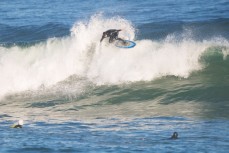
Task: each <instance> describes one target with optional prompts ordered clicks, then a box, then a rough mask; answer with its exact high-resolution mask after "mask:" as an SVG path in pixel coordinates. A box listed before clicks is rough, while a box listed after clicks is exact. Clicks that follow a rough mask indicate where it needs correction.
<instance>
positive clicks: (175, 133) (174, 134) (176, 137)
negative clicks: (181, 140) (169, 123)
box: [170, 132, 178, 139]
mask: <svg viewBox="0 0 229 153" xmlns="http://www.w3.org/2000/svg"><path fill="white" fill-rule="evenodd" d="M170 139H178V133H177V132H174V133H173V135H172V136H171V138H170Z"/></svg>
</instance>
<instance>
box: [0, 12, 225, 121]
mask: <svg viewBox="0 0 229 153" xmlns="http://www.w3.org/2000/svg"><path fill="white" fill-rule="evenodd" d="M2 26H3V25H2ZM53 26H54V27H58V28H57V29H62V32H60V33H59V35H55V30H53V31H51V33H53V34H54V35H48V36H49V37H50V36H53V37H52V38H47V37H48V36H47V35H45V33H47V31H49V30H50V29H52V28H50V27H53ZM44 27H45V28H44ZM44 27H43V29H45V30H44V32H40V33H39V32H37V34H39V36H37V37H34V38H31V37H30V38H31V40H24V41H25V42H26V43H24V41H22V42H20V41H18V40H14V41H12V42H14V43H9V42H7V41H9V40H10V39H11V38H12V37H13V36H9V38H7V37H4V40H2V42H4V41H5V42H6V43H2V45H1V47H0V73H1V77H0V84H1V87H0V98H1V101H2V102H1V103H2V106H4V105H5V106H4V107H6V108H5V110H7V108H8V107H12V106H14V105H15V106H18V105H19V106H21V107H22V109H23V107H24V105H26V107H29V108H34V109H41V110H39V112H43V111H46V110H47V109H51V110H53V111H52V113H54V112H55V113H57V112H58V110H61V111H66V110H68V112H69V113H73V114H75V113H76V114H78V115H82V116H100V115H101V114H102V115H101V116H107V115H109V114H110V112H112V111H111V110H113V109H114V108H115V109H117V111H116V113H114V114H116V115H117V116H118V115H126V114H132V115H133V114H135V115H136V114H138V115H139V114H140V115H142V116H147V115H152V114H154V115H158V114H159V115H163V114H164V115H166V114H167V113H168V114H173V115H177V114H176V113H178V112H179V113H180V114H179V113H178V115H184V114H185V115H191V116H192V115H194V116H195V114H197V116H198V115H200V114H202V113H203V112H202V111H200V109H201V108H202V107H203V105H208V104H206V103H204V104H202V103H200V102H206V101H207V102H213V106H214V102H219V101H220V103H222V105H220V106H225V105H226V103H224V102H226V101H228V99H229V97H228V96H227V93H226V90H227V91H228V88H229V87H228V85H227V84H228V80H229V79H228V76H229V71H228V64H229V61H228V54H229V42H228V40H227V39H226V38H225V37H223V36H217V35H216V36H212V37H210V38H209V39H202V40H200V39H195V37H193V35H194V36H195V33H193V32H192V30H190V29H188V30H187V29H185V28H184V29H183V31H182V32H180V33H179V34H177V33H171V34H168V35H167V36H166V37H164V38H163V39H162V38H160V39H155V40H153V39H150V38H149V39H141V36H138V35H137V37H136V33H138V32H139V29H136V27H134V26H133V25H132V23H131V22H130V21H128V20H126V19H124V18H121V17H112V18H109V19H107V18H105V17H103V16H102V15H100V14H97V15H94V16H92V17H91V18H90V20H89V21H79V22H76V23H75V24H74V25H73V26H72V27H71V30H70V35H68V32H66V29H65V28H66V27H65V28H63V27H62V26H60V25H56V24H54V25H52V24H51V25H46V26H44ZM110 27H112V28H114V29H122V32H120V37H122V38H124V39H130V40H135V41H136V43H137V45H136V47H134V48H132V49H119V48H116V47H115V46H114V45H112V44H108V42H107V41H106V40H105V41H104V42H103V43H99V40H100V38H101V33H102V32H103V31H106V30H107V29H109V28H110ZM150 27H151V26H150ZM6 28H8V29H9V27H6ZM139 28H140V31H141V30H142V29H144V26H143V28H141V27H139ZM30 29H33V28H30ZM38 29H39V28H38ZM23 30H25V29H23ZM36 31H37V30H36ZM20 32H21V31H20V30H18V31H17V32H16V35H17V33H20ZM28 33H30V32H28ZM25 38H27V37H25ZM41 38H44V39H41ZM45 38H46V39H45ZM22 40H23V39H22ZM216 89H217V90H216ZM212 93H214V94H215V95H213V94H212ZM95 99H96V100H95ZM187 101H188V103H185V105H182V103H183V102H187ZM12 102H14V103H12ZM132 103H134V105H135V106H134V107H133V106H132ZM157 104H158V105H157ZM165 104H170V105H169V107H168V106H166V105H165ZM173 104H174V105H176V107H175V108H176V109H178V110H177V111H175V112H174V111H167V109H168V108H173V107H174V106H173ZM117 105H121V106H120V107H117ZM128 106H131V107H132V109H130V110H129V109H127V111H126V113H123V111H122V110H123V109H124V108H126V107H128ZM156 106H157V109H153V108H154V107H156ZM211 106H212V105H211ZM206 107H207V106H206ZM209 107H210V106H209ZM98 108H100V109H101V108H104V111H103V112H102V113H101V114H100V113H98V112H97V109H98ZM150 108H152V110H153V112H152V110H150ZM192 108H193V109H192ZM215 109H217V110H219V109H220V107H217V108H216V107H215ZM71 110H73V112H71ZM74 110H77V111H74ZM201 110H202V109H201ZM20 111H21V109H19V108H17V110H14V112H15V113H17V112H20ZM212 112H213V110H212ZM27 113H31V112H27ZM174 113H175V114H174ZM89 114H90V115H89ZM95 114H96V115H95ZM205 114H207V112H205ZM213 114H214V113H213ZM222 114H223V115H222V116H224V117H225V116H227V115H226V113H222ZM17 115H18V114H17ZM59 115H60V114H59ZM110 115H111V114H110ZM209 116H214V115H209Z"/></svg>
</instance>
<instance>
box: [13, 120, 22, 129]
mask: <svg viewBox="0 0 229 153" xmlns="http://www.w3.org/2000/svg"><path fill="white" fill-rule="evenodd" d="M22 125H23V120H19V121H18V122H17V124H14V125H12V126H11V128H22Z"/></svg>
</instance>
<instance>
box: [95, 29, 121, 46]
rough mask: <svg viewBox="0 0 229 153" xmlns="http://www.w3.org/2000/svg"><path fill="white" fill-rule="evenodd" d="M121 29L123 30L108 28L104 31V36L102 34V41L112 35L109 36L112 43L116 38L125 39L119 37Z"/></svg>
mask: <svg viewBox="0 0 229 153" xmlns="http://www.w3.org/2000/svg"><path fill="white" fill-rule="evenodd" d="M119 31H121V30H116V29H110V30H107V31H105V32H103V36H102V38H101V40H100V42H102V41H103V39H104V38H106V37H110V38H109V43H112V42H113V41H114V40H121V41H124V40H122V39H121V38H118V33H119Z"/></svg>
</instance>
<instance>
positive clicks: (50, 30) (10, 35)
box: [0, 23, 69, 46]
mask: <svg viewBox="0 0 229 153" xmlns="http://www.w3.org/2000/svg"><path fill="white" fill-rule="evenodd" d="M66 35H69V27H68V26H66V25H62V24H58V23H49V24H46V25H43V26H36V25H30V26H17V27H16V26H8V25H4V24H0V44H1V45H4V46H12V45H15V44H16V45H22V46H23V45H25V44H27V45H29V44H34V43H37V42H41V41H46V40H47V39H48V38H53V37H63V36H66Z"/></svg>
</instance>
